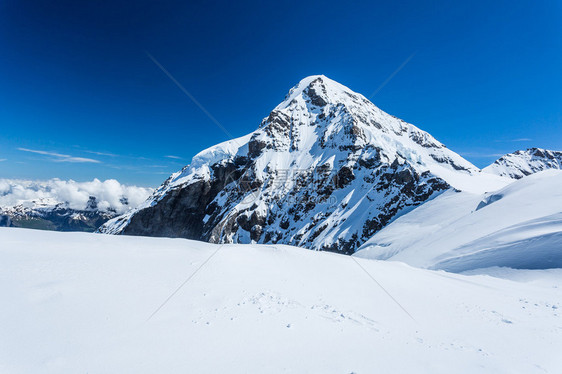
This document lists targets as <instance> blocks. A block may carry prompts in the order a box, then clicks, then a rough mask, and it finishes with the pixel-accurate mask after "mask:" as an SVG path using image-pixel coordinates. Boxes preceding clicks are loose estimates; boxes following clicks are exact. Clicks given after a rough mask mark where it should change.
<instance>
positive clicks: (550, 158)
mask: <svg viewBox="0 0 562 374" xmlns="http://www.w3.org/2000/svg"><path fill="white" fill-rule="evenodd" d="M548 169H558V170H560V169H562V152H560V151H550V150H547V149H542V148H529V149H527V150H525V151H516V152H513V153H508V154H506V155H505V156H502V157H501V158H499V159H498V160H496V161H495V162H494V163H493V164H492V165H490V166H488V167H486V168H484V169H483V171H485V172H487V173H492V174H496V175H500V176H505V177H510V178H514V179H521V178H523V177H525V176H527V175H531V174H534V173H537V172H539V171H543V170H548Z"/></svg>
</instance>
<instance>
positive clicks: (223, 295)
mask: <svg viewBox="0 0 562 374" xmlns="http://www.w3.org/2000/svg"><path fill="white" fill-rule="evenodd" d="M355 261H357V262H358V263H359V265H360V266H359V265H358V263H356V262H355ZM201 265H204V266H203V267H202V268H201V271H200V272H198V273H196V274H195V276H193V277H192V278H191V279H190V280H189V281H188V282H187V283H186V284H185V286H184V287H183V288H181V289H180V290H179V291H178V292H177V293H176V294H175V295H174V296H173V297H172V298H171V299H170V300H169V302H168V303H167V304H165V305H164V306H163V307H162V308H161V309H160V310H159V311H158V312H157V313H156V314H155V315H154V316H153V317H152V318H150V319H149V316H151V314H153V312H154V311H155V310H157V308H158V307H159V306H160V305H161V304H162V303H163V302H164V301H165V300H166V299H167V298H168V297H169V296H170V295H171V294H172V293H173V292H174V290H176V289H177V288H178V286H179V285H180V284H182V283H183V282H184V281H185V280H186V279H188V277H189V276H190V275H191V274H193V272H194V271H195V270H196V269H198V268H199V267H201ZM0 266H1V271H0V296H1V299H2V304H1V307H0V321H2V323H0V372H2V373H86V372H87V373H178V372H192V373H217V372H228V373H266V372H267V373H276V372H283V373H352V372H353V373H396V372H410V373H451V372H454V373H545V372H547V373H557V372H560V370H562V356H561V355H560V354H559V353H560V352H559V348H560V347H561V346H562V318H561V316H560V310H561V309H560V308H561V307H562V293H561V292H560V287H562V271H561V270H541V271H522V270H519V271H517V270H507V269H490V270H487V271H488V272H490V273H494V274H500V275H502V276H507V277H509V278H512V279H515V280H516V281H513V280H507V279H500V278H494V277H490V276H487V275H474V276H466V275H459V274H451V273H446V272H442V271H440V272H436V271H430V270H424V269H416V268H411V267H409V266H407V265H404V264H401V263H397V262H384V261H374V260H366V259H355V258H353V257H349V256H342V255H337V254H332V253H327V252H316V251H309V250H305V249H299V248H294V247H289V246H283V245H269V246H266V245H224V246H219V245H215V244H208V243H202V242H195V241H189V240H185V239H162V238H143V237H127V236H110V235H94V234H86V233H57V232H44V231H33V230H25V229H6V228H2V229H0ZM363 269H364V270H365V271H364V270H363ZM366 272H368V273H369V274H370V275H371V276H372V277H374V279H376V281H377V282H378V283H379V284H380V285H382V286H383V287H384V288H385V289H386V290H387V291H388V292H389V293H390V294H391V295H392V296H393V297H394V298H395V299H396V300H397V301H398V302H399V303H400V304H401V305H402V307H403V308H404V309H405V310H406V311H407V312H408V313H409V314H410V315H411V316H412V317H413V319H412V318H410V316H409V315H408V314H406V312H404V311H403V310H402V309H401V308H400V307H399V306H398V305H397V304H396V303H395V302H394V301H393V300H392V299H391V298H390V297H389V296H388V295H387V294H386V293H385V292H384V291H383V290H382V289H381V288H380V286H379V285H378V284H377V283H376V282H375V281H374V280H373V279H371V278H370V276H369V275H368V274H367V273H366Z"/></svg>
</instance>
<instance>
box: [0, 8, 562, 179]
mask: <svg viewBox="0 0 562 374" xmlns="http://www.w3.org/2000/svg"><path fill="white" fill-rule="evenodd" d="M454 3H456V4H454ZM147 51H148V52H149V53H150V54H151V55H153V56H154V57H155V58H156V59H157V60H158V61H160V63H161V64H162V65H163V66H165V68H166V69H167V70H168V71H169V72H170V73H171V74H173V75H174V76H175V78H176V79H177V80H178V81H179V82H180V83H181V84H183V85H184V87H185V88H186V89H187V90H188V91H189V92H191V94H193V96H194V97H196V99H197V100H198V101H199V102H200V103H201V104H202V105H203V106H204V107H205V108H207V110H208V111H209V112H210V113H212V115H213V116H214V117H216V118H217V120H218V121H220V123H222V124H223V125H224V126H225V127H226V128H228V131H229V132H230V133H232V134H233V135H235V136H241V135H244V134H246V133H248V132H250V131H252V130H254V129H255V128H256V127H257V126H258V124H259V122H260V121H261V119H262V118H263V117H265V116H266V115H267V114H268V113H269V111H270V110H271V109H272V108H273V107H275V105H277V104H278V103H279V102H280V101H281V100H282V99H283V97H284V95H285V93H286V92H287V90H288V89H290V88H291V87H292V86H293V85H294V84H296V83H297V82H298V81H299V80H300V79H302V78H303V77H305V76H308V75H312V74H325V75H327V76H328V77H330V78H332V79H335V80H337V81H339V82H340V83H342V84H344V85H346V86H348V87H350V88H351V89H353V90H355V91H357V92H360V93H362V94H364V95H365V96H369V95H370V94H371V93H372V92H374V91H375V90H376V89H377V87H379V86H380V85H381V84H382V83H383V82H384V81H385V80H386V79H387V78H388V77H389V76H390V75H391V74H392V73H393V72H394V71H395V70H396V69H397V68H398V67H399V66H400V65H401V64H403V62H404V61H405V60H407V59H408V58H409V57H410V56H412V54H414V56H413V57H412V58H411V60H409V62H408V63H407V64H406V65H405V66H404V68H403V69H402V70H401V71H400V72H399V73H397V74H396V75H395V76H394V78H393V79H391V80H390V81H389V83H388V84H387V85H386V86H385V87H384V88H383V89H382V90H380V92H379V93H378V94H377V95H376V96H375V97H374V98H373V100H372V101H373V102H374V103H375V104H376V105H377V106H379V107H380V108H381V109H383V110H385V111H387V112H389V113H391V114H393V115H396V116H398V117H400V118H402V119H404V120H406V121H408V122H411V123H414V124H415V125H417V126H418V127H420V128H422V129H423V130H426V131H428V132H430V133H431V134H432V135H434V136H435V137H436V138H438V139H439V140H440V141H442V142H444V143H445V144H446V145H447V146H449V148H451V149H453V150H455V151H457V152H459V153H460V154H462V155H463V156H465V157H466V158H467V159H469V160H470V161H472V162H473V163H475V164H476V165H477V166H480V167H482V166H485V165H487V164H488V163H490V162H492V161H493V160H494V159H495V158H497V157H496V155H497V154H502V153H506V152H511V151H514V150H516V149H521V148H527V147H531V146H538V147H544V148H551V149H562V105H561V103H562V88H561V87H562V72H561V68H562V2H560V1H472V2H452V1H435V2H425V3H423V2H419V1H387V2H347V3H346V2H341V1H321V2H320V1H318V2H302V1H295V2H290V1H284V2H280V3H278V4H274V3H269V2H262V1H259V2H241V3H238V2H207V1H177V2H173V1H168V2H166V1H162V2H156V1H130V2H120V1H107V2H106V1H74V0H73V1H21V0H4V1H1V2H0V131H1V132H0V160H3V161H0V178H32V179H45V178H52V177H58V178H62V179H67V178H73V179H75V180H80V181H81V180H89V179H92V178H94V177H97V178H100V179H106V178H116V179H118V180H119V181H122V182H125V183H130V184H139V185H148V186H156V185H158V184H159V183H160V182H161V181H163V180H164V179H165V178H166V177H167V175H168V174H169V173H170V172H172V171H175V170H177V169H179V168H181V166H183V165H184V164H187V163H188V162H189V159H190V158H191V157H192V156H193V155H194V154H196V153H197V152H199V151H200V150H202V149H204V148H206V147H208V146H211V145H213V144H216V143H218V142H221V141H224V140H227V139H228V136H227V135H226V134H224V133H223V132H222V131H221V130H219V129H218V128H217V127H216V126H215V124H214V123H213V122H212V121H211V120H210V119H209V118H208V117H207V116H206V115H205V114H204V113H203V112H202V111H201V110H200V109H199V108H198V107H197V106H196V105H195V104H194V103H193V102H192V101H190V99H189V98H188V97H186V95H184V93H182V92H181V90H180V89H178V87H176V86H175V85H174V83H172V82H171V81H170V79H168V78H167V77H166V76H165V75H164V74H163V73H162V71H160V70H159V69H158V67H157V66H156V65H155V64H154V63H153V62H152V61H151V60H150V59H149V58H148V56H147V54H146V52H147ZM525 139H530V140H525ZM22 149H24V150H22ZM30 151H41V152H48V153H56V154H58V156H57V155H49V154H46V153H37V152H35V153H34V152H30ZM166 156H176V157H181V159H178V158H170V157H166ZM85 159H91V160H96V161H99V162H98V163H94V162H84V161H88V160H85ZM71 161H74V162H71Z"/></svg>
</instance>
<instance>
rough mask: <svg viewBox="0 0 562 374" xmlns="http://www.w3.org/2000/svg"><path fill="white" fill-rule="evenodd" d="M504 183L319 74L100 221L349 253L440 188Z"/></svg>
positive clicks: (133, 231) (137, 231)
mask: <svg viewBox="0 0 562 374" xmlns="http://www.w3.org/2000/svg"><path fill="white" fill-rule="evenodd" d="M502 183H504V181H503V179H502V178H500V177H497V176H494V175H492V174H487V173H481V172H480V170H479V169H478V168H476V167H475V166H474V165H472V164H471V163H470V162H468V161H466V160H465V159H463V158H462V157H460V156H459V155H457V154H456V153H454V152H452V151H450V150H449V149H447V148H446V147H445V146H444V145H443V144H441V143H440V142H439V141H437V140H436V139H435V138H433V137H432V136H431V135H430V134H428V133H426V132H424V131H422V130H420V129H418V128H417V127H415V126H413V125H411V124H408V123H406V122H404V121H402V120H400V119H398V118H396V117H393V116H391V115H389V114H387V113H385V112H383V111H382V110H380V109H379V108H377V107H376V106H375V105H374V104H372V103H371V102H370V101H369V100H367V99H366V98H365V97H364V96H362V95H360V94H357V93H355V92H353V91H351V90H350V89H348V88H347V87H345V86H342V85H341V84H339V83H337V82H334V81H332V80H330V79H328V78H326V77H325V76H311V77H308V78H305V79H303V80H302V81H301V82H300V83H299V84H298V85H296V86H295V87H293V88H292V89H291V90H290V91H289V93H288V94H287V96H286V97H285V100H284V101H283V102H282V103H281V104H279V105H278V106H277V107H276V108H275V109H273V111H272V112H271V113H270V114H269V116H267V117H266V118H265V119H264V120H263V121H262V122H261V124H260V126H259V128H258V129H257V130H256V131H254V132H252V133H250V134H248V135H246V136H244V137H241V138H238V139H233V140H230V141H227V142H225V143H221V144H219V145H216V146H214V147H211V148H209V149H207V150H205V151H203V152H201V153H199V154H198V155H196V156H195V157H194V158H193V160H192V162H191V164H190V165H188V166H186V167H185V168H184V169H183V170H181V171H179V172H177V173H175V174H173V175H172V176H171V177H170V178H168V180H166V181H165V182H164V183H163V184H162V186H160V188H158V189H157V190H156V191H155V192H154V194H153V195H152V196H151V197H150V198H149V199H148V200H147V201H146V202H145V203H144V204H141V206H139V207H138V208H137V209H134V210H133V211H131V212H129V213H126V214H124V215H122V216H120V217H116V218H114V219H112V220H110V221H109V222H107V223H106V224H104V225H103V226H102V227H101V228H100V229H99V232H102V233H109V234H127V235H147V236H166V237H182V238H189V239H197V240H204V241H208V242H213V243H250V242H256V243H282V244H291V245H297V246H302V247H306V248H310V249H315V250H329V251H336V252H341V253H347V254H350V253H353V252H354V251H355V250H356V249H357V248H358V247H359V246H360V245H361V244H362V243H364V242H365V241H366V240H367V239H369V238H370V237H371V236H372V235H373V234H374V233H376V232H377V231H378V230H380V229H381V228H382V227H384V226H385V225H386V224H388V223H389V222H390V221H392V220H393V219H395V218H396V217H398V216H399V215H401V214H403V213H405V212H407V211H409V210H411V209H413V208H414V207H416V206H417V205H419V204H422V203H423V202H425V201H427V200H428V199H431V198H432V197H434V196H436V195H437V194H439V193H441V192H442V191H444V190H447V189H450V188H455V189H457V190H474V189H476V190H481V189H484V190H486V188H488V186H491V187H490V190H491V189H495V188H497V187H499V186H501V185H503V184H502ZM479 192H483V191H479Z"/></svg>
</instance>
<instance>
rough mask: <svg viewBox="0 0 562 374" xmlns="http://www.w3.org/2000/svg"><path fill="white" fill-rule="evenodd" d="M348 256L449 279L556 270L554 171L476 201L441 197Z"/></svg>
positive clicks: (561, 196)
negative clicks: (474, 273) (448, 274)
mask: <svg viewBox="0 0 562 374" xmlns="http://www.w3.org/2000/svg"><path fill="white" fill-rule="evenodd" d="M356 256H359V257H365V258H373V259H384V260H388V259H390V260H396V261H403V262H406V263H409V264H411V265H414V266H421V267H432V268H438V269H445V270H449V271H455V272H457V271H465V270H470V269H475V268H484V267H490V266H508V267H515V268H523V269H536V268H542V269H544V268H554V267H562V171H559V170H547V171H543V172H540V173H537V174H533V175H530V176H527V177H525V178H522V179H519V180H517V181H515V182H513V183H512V184H510V185H508V186H507V187H504V188H503V189H500V190H498V191H496V192H493V193H488V194H484V195H476V194H470V193H466V192H463V193H455V192H453V191H448V192H446V193H444V194H442V195H441V196H439V197H437V198H435V199H434V200H433V201H430V202H427V203H426V204H424V205H422V206H420V207H419V208H417V209H415V210H413V211H412V212H410V213H408V214H407V215H405V216H402V217H400V218H398V219H397V220H396V221H394V222H393V223H391V224H390V225H388V226H387V227H385V228H384V229H383V230H381V231H380V232H379V233H377V234H376V235H374V236H373V237H372V238H371V239H370V240H369V241H367V242H366V243H365V244H364V245H363V246H362V247H361V248H360V250H359V251H358V252H357V253H356Z"/></svg>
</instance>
